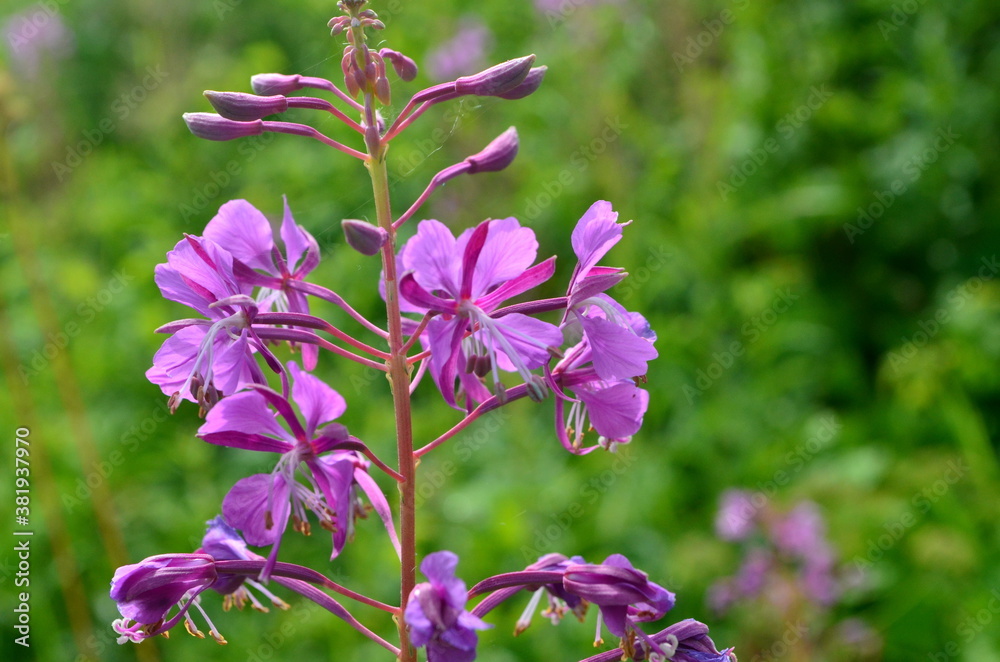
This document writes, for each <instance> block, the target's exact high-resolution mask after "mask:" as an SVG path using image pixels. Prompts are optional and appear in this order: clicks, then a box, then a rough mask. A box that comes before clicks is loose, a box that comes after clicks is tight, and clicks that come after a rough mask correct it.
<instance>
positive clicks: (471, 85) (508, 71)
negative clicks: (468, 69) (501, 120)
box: [455, 55, 535, 97]
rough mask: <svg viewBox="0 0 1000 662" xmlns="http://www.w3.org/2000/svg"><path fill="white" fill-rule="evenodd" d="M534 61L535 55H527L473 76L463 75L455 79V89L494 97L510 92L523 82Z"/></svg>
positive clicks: (465, 92)
mask: <svg viewBox="0 0 1000 662" xmlns="http://www.w3.org/2000/svg"><path fill="white" fill-rule="evenodd" d="M534 61H535V56H534V55H526V56H524V57H520V58H517V59H514V60H507V61H506V62H501V63H500V64H497V65H494V66H492V67H490V68H489V69H486V70H485V71H480V72H479V73H478V74H474V75H472V76H462V77H460V78H458V79H456V80H455V91H456V92H457V93H459V94H475V95H476V96H480V97H493V96H498V95H500V94H503V93H504V92H509V91H510V90H512V89H514V88H515V87H517V86H518V85H520V84H521V81H523V80H524V79H525V77H526V76H527V75H528V72H529V71H530V70H531V63H532V62H534Z"/></svg>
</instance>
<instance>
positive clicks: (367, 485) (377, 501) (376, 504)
mask: <svg viewBox="0 0 1000 662" xmlns="http://www.w3.org/2000/svg"><path fill="white" fill-rule="evenodd" d="M354 480H355V481H356V482H357V484H358V486H359V487H360V488H361V490H362V491H363V492H364V493H365V495H366V496H367V497H368V501H370V502H371V504H372V508H374V509H375V512H376V513H378V516H379V519H381V520H382V524H383V525H384V526H385V531H386V533H388V534H389V541H390V542H391V543H392V547H393V549H395V550H396V556H399V555H400V549H399V536H397V535H396V525H395V523H394V521H393V519H392V509H391V508H390V507H389V501H388V500H387V499H386V498H385V494H384V493H383V492H382V488H380V487H379V486H378V483H376V482H375V479H374V478H372V477H371V476H369V475H368V473H367V472H365V471H364V470H362V469H355V470H354Z"/></svg>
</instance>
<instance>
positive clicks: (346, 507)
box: [198, 362, 391, 580]
mask: <svg viewBox="0 0 1000 662" xmlns="http://www.w3.org/2000/svg"><path fill="white" fill-rule="evenodd" d="M288 372H289V374H291V376H292V379H293V383H292V400H293V401H294V402H295V403H296V404H297V405H298V407H299V411H300V412H301V415H302V419H301V420H300V418H299V417H298V416H297V415H296V414H295V412H294V410H293V409H292V405H291V403H290V402H289V401H288V400H286V399H285V398H284V397H282V396H281V395H280V394H279V393H276V392H275V391H272V390H271V389H269V388H267V387H262V386H258V387H256V388H254V389H253V390H249V391H243V392H240V393H237V394H235V395H232V396H229V397H227V398H225V399H224V400H222V402H220V403H219V404H218V405H217V406H216V407H214V408H213V409H212V410H211V411H210V412H209V413H208V416H206V418H205V423H204V424H203V425H202V426H201V428H200V429H199V430H198V436H199V437H200V438H201V439H203V440H205V441H207V442H209V443H212V444H218V445H220V446H231V447H234V448H244V449H247V450H255V451H263V452H271V453H280V454H281V457H280V458H279V459H278V462H277V464H276V465H275V468H274V470H273V471H272V472H271V473H269V474H254V475H252V476H249V477H247V478H243V479H242V480H240V481H238V482H237V483H236V484H235V485H234V486H233V488H232V489H231V490H230V491H229V493H228V494H227V495H226V497H225V499H224V500H223V502H222V512H223V514H224V515H225V517H226V519H227V520H228V521H229V522H230V523H232V525H233V526H235V527H236V528H238V529H240V530H241V531H242V532H243V536H244V537H245V538H246V540H247V542H249V543H250V544H251V545H273V547H272V549H271V554H270V556H269V557H268V565H267V566H266V567H265V568H264V571H263V572H262V573H261V579H262V580H266V579H267V577H268V575H269V574H270V571H271V569H272V568H273V566H274V563H275V562H276V560H277V554H278V548H279V546H280V543H281V538H282V536H283V535H284V532H285V528H286V526H287V524H288V520H289V519H292V521H293V526H294V528H295V529H296V530H299V531H302V532H303V533H308V532H309V523H308V521H307V517H306V511H307V510H311V511H312V512H313V513H314V514H315V515H316V516H317V517H318V518H319V521H320V525H321V526H322V527H323V528H324V529H327V530H329V531H331V532H332V536H333V552H332V554H331V558H335V557H336V556H337V555H338V554H339V553H340V551H341V550H342V549H343V548H344V545H345V544H346V542H347V540H348V538H349V537H350V536H351V534H352V532H353V526H354V518H355V516H356V513H357V497H356V496H355V491H356V490H355V487H356V486H357V485H359V484H360V485H361V486H362V489H364V490H365V492H366V493H367V494H368V496H369V498H371V499H372V502H373V504H374V505H375V507H376V509H377V510H378V512H379V514H380V515H383V514H384V513H388V505H387V503H385V496H384V495H382V493H381V491H379V489H378V487H377V485H375V483H374V481H371V480H370V479H369V478H368V477H367V471H366V469H367V466H368V462H367V460H365V459H364V458H362V457H359V456H358V455H357V454H356V453H355V452H354V451H346V450H335V448H336V447H337V446H338V445H342V444H343V443H344V442H347V441H349V440H351V439H352V438H351V437H350V435H349V434H348V432H347V428H345V427H344V426H343V425H340V424H339V423H333V422H332V421H334V420H335V419H336V418H338V417H339V416H340V415H341V414H343V413H344V411H345V410H346V408H347V404H346V403H345V402H344V399H343V398H342V397H341V396H340V394H339V393H337V392H336V391H334V390H333V389H332V388H330V387H329V386H327V385H326V384H324V383H323V382H322V381H320V380H319V379H317V378H316V377H314V376H312V375H310V374H308V373H306V372H303V371H301V370H300V369H299V367H298V366H297V365H296V364H295V363H294V362H290V363H289V364H288ZM268 405H270V406H271V407H273V408H274V409H276V410H277V412H278V414H279V415H280V416H281V418H283V419H284V420H285V422H286V423H287V425H288V429H286V428H284V427H282V426H281V425H279V424H278V421H277V419H276V418H275V415H274V414H273V413H272V412H271V410H270V409H269V408H268ZM330 451H333V452H330ZM327 452H330V453H329V454H328V455H322V454H323V453H327ZM302 465H305V469H307V471H302V470H301V468H302ZM298 475H301V476H302V477H303V478H304V480H305V483H302V482H299V481H298V480H297V476H298ZM383 520H385V517H384V516H383ZM390 521H391V520H390Z"/></svg>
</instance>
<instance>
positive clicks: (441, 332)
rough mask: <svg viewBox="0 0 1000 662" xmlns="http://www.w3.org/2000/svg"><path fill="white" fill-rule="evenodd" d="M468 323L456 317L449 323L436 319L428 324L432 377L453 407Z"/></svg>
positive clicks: (446, 400)
mask: <svg viewBox="0 0 1000 662" xmlns="http://www.w3.org/2000/svg"><path fill="white" fill-rule="evenodd" d="M465 326H466V321H465V320H464V319H462V318H458V317H454V318H452V319H450V320H448V321H445V320H443V319H441V318H440V317H435V318H434V319H432V320H431V321H430V322H429V323H428V324H427V340H428V344H429V346H430V349H431V365H430V372H431V377H433V378H434V383H435V384H437V387H438V389H439V390H440V391H441V395H443V396H444V400H445V402H447V403H448V404H449V405H451V406H452V407H455V406H456V403H455V378H456V376H457V374H458V359H459V355H460V354H461V351H460V348H461V344H462V335H463V334H464V332H465Z"/></svg>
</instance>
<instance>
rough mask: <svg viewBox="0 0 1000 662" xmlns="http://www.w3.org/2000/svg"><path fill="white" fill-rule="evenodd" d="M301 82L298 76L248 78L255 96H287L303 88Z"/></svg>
mask: <svg viewBox="0 0 1000 662" xmlns="http://www.w3.org/2000/svg"><path fill="white" fill-rule="evenodd" d="M301 80H302V76H300V75H299V74H295V75H292V76H287V75H285V74H257V75H256V76H251V77H250V87H251V88H252V89H253V91H254V92H255V93H256V94H288V93H289V92H295V91H297V90H301V89H302V88H303V87H305V86H304V85H303V84H302V83H301Z"/></svg>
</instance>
